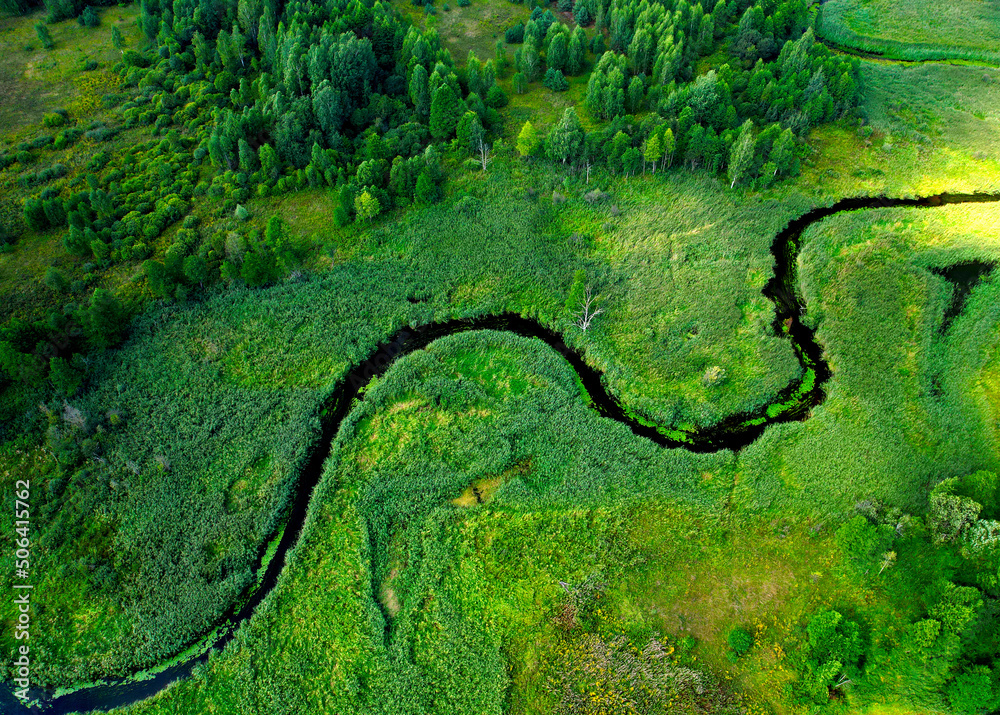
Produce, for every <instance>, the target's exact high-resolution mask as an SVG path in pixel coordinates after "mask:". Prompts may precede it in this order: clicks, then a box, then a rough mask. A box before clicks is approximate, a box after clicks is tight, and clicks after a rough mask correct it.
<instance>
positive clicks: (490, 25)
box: [391, 0, 565, 65]
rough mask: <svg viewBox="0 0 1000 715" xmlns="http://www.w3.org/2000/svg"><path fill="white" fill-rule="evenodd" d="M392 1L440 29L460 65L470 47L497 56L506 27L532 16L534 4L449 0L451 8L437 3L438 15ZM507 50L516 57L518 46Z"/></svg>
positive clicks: (420, 23)
mask: <svg viewBox="0 0 1000 715" xmlns="http://www.w3.org/2000/svg"><path fill="white" fill-rule="evenodd" d="M391 4H392V6H393V7H395V8H396V9H397V10H398V11H399V12H400V13H402V15H403V16H404V17H405V18H406V19H407V20H409V21H410V22H411V23H413V24H414V25H415V26H417V27H420V28H423V29H432V28H433V29H434V30H436V31H437V33H438V35H439V36H440V37H441V43H442V44H443V45H444V46H445V48H447V49H448V51H449V52H451V56H452V57H454V58H455V62H457V63H459V65H464V64H465V60H466V58H467V57H468V55H469V51H470V50H472V51H473V52H475V53H476V56H477V57H479V59H480V60H482V61H483V62H485V61H486V60H488V59H490V58H492V57H494V47H495V45H496V42H497V40H503V39H504V31H506V30H507V28H508V27H513V26H514V25H516V24H517V23H519V22H527V21H528V18H529V17H530V16H531V10H530V8H528V7H527V6H526V5H523V4H518V3H513V2H510V0H473V2H472V4H471V5H467V6H466V7H459V6H458V4H457V3H456V2H449V3H448V4H449V7H450V9H449V10H447V11H445V10H444V9H443V4H439V5H435V6H434V7H435V8H436V9H437V14H435V15H428V14H427V13H426V12H425V11H424V8H423V7H417V6H416V5H413V4H412V3H411V2H410V1H409V0H393V2H392V3H391ZM564 21H565V20H564ZM507 51H508V57H509V58H510V59H511V60H512V61H513V51H514V47H512V46H508V47H507Z"/></svg>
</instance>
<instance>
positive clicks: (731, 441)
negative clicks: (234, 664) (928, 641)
mask: <svg viewBox="0 0 1000 715" xmlns="http://www.w3.org/2000/svg"><path fill="white" fill-rule="evenodd" d="M990 201H1000V194H938V195H935V196H929V197H924V198H917V199H887V198H881V197H875V198H872V197H856V198H847V199H842V200H840V201H838V202H837V203H835V204H833V205H832V206H829V207H825V208H816V209H813V210H811V211H809V212H807V213H805V214H804V215H802V216H800V217H799V218H797V219H795V220H793V221H791V222H790V223H789V224H788V225H787V226H786V227H785V228H784V229H782V230H781V231H780V232H779V233H778V234H777V236H775V238H774V241H773V242H772V244H771V253H772V255H773V256H774V263H775V271H774V275H773V276H772V278H771V279H770V280H769V281H768V283H767V285H766V286H765V287H764V289H763V294H764V296H765V297H767V298H768V299H769V300H771V301H772V302H773V303H774V305H775V315H774V321H773V323H772V327H773V329H774V330H775V332H776V333H777V334H778V335H787V336H788V337H789V338H790V340H791V341H792V346H793V347H794V349H795V352H796V354H797V355H798V358H799V361H800V363H801V365H802V368H803V377H802V378H800V379H799V380H797V381H795V382H793V383H792V384H790V385H788V386H787V387H786V388H785V389H784V390H782V391H781V393H780V394H779V395H778V396H777V397H776V398H775V399H774V400H773V401H772V402H771V404H769V405H765V406H763V407H761V408H760V409H759V410H757V411H755V412H753V413H743V414H736V415H732V416H730V417H728V418H726V419H724V420H723V421H722V422H720V423H719V424H717V425H715V426H713V427H711V428H707V429H703V430H699V431H696V432H691V433H677V432H670V433H669V434H666V433H664V432H661V431H659V430H658V429H656V428H655V427H652V426H649V425H648V424H643V423H642V422H640V421H639V420H637V419H635V418H633V417H632V416H630V415H629V414H628V413H627V412H626V410H625V409H624V408H623V407H622V405H621V404H620V403H619V402H618V400H617V399H616V398H615V397H614V396H613V395H611V394H609V393H608V391H607V390H606V389H605V387H604V385H603V383H602V381H601V377H602V376H601V373H600V372H598V371H597V370H595V369H594V368H592V367H590V366H589V365H588V364H587V363H586V362H585V361H584V359H583V357H582V356H581V355H580V354H579V353H577V352H576V351H574V350H572V349H571V348H569V347H568V346H567V345H566V344H565V342H563V339H562V337H560V335H559V334H558V333H555V332H553V331H552V330H550V329H548V328H546V327H545V326H543V325H541V324H539V323H537V322H536V321H534V320H532V319H530V318H524V317H522V316H519V315H516V314H511V313H506V314H501V315H489V316H483V317H480V318H474V319H463V320H451V321H447V322H442V323H433V324H428V325H423V326H419V327H416V328H404V329H402V330H400V331H398V332H397V333H396V334H395V335H393V336H392V337H391V338H390V339H389V340H388V341H387V342H386V343H384V344H383V345H381V346H380V347H379V348H378V349H377V350H375V352H373V353H372V355H371V356H370V357H369V358H368V359H367V360H366V361H365V362H363V363H362V364H360V365H358V366H357V367H355V368H354V369H353V370H352V371H351V372H350V373H348V375H347V376H346V378H345V379H344V380H343V381H342V382H341V383H340V384H339V385H338V386H337V387H336V388H335V390H334V392H333V393H332V394H331V395H330V397H329V398H328V399H327V400H326V401H325V404H324V405H323V406H322V408H321V412H320V414H321V423H322V430H321V434H320V435H318V436H317V438H316V440H315V441H314V443H313V447H312V449H311V453H310V457H309V460H308V462H307V464H306V467H305V468H304V469H303V471H302V473H301V474H300V475H299V477H298V482H297V485H296V498H295V501H294V503H293V505H292V508H291V510H290V512H289V514H288V516H287V521H286V525H285V529H284V531H283V533H282V537H281V540H280V542H279V544H278V548H277V551H276V552H275V553H274V554H273V557H272V558H271V559H270V560H269V561H268V562H267V566H266V570H265V572H264V575H263V579H262V580H261V581H260V584H259V586H256V587H255V588H254V589H253V590H252V591H251V592H250V593H247V594H245V595H244V598H243V599H241V601H240V602H239V603H238V604H237V605H234V606H233V608H231V609H230V611H229V612H228V613H227V614H226V615H225V616H224V617H223V623H222V625H221V635H220V636H219V637H218V638H217V639H215V640H214V641H213V642H212V644H211V647H205V648H203V649H201V652H199V653H198V654H197V655H194V656H192V657H190V658H188V659H186V660H183V661H181V662H179V663H176V664H174V665H171V666H169V667H167V668H165V669H163V670H162V671H160V672H159V673H157V674H155V675H153V676H152V677H149V678H148V679H145V680H135V679H131V680H128V679H127V680H116V681H110V682H107V683H104V684H100V685H93V686H90V687H85V688H81V689H79V690H76V691H75V692H72V693H68V694H64V695H59V696H58V697H56V696H55V694H54V693H53V692H50V691H46V690H40V689H34V690H32V691H31V693H30V694H31V696H32V697H33V698H34V699H35V701H36V705H34V706H32V707H31V708H28V707H26V706H25V705H23V704H22V703H21V702H20V701H19V700H17V699H16V698H15V697H14V696H13V691H12V688H11V687H10V685H9V684H3V685H0V709H2V711H3V712H4V713H6V714H8V715H14V714H15V713H31V712H36V713H37V712H44V713H47V714H51V715H62V714H63V713H72V712H78V711H79V712H84V711H88V710H90V711H92V710H111V709H113V708H117V707H122V706H125V705H129V704H131V703H135V702H138V701H140V700H143V699H145V698H148V697H150V696H152V695H154V694H156V693H157V692H159V691H160V690H163V689H164V688H166V687H167V686H168V685H169V684H170V683H172V682H174V681H175V680H177V679H179V678H183V677H186V676H188V675H190V673H191V671H192V669H193V668H194V667H195V666H196V665H198V664H200V663H205V662H206V661H207V660H208V656H209V653H210V652H211V651H212V650H217V649H221V648H223V647H225V645H226V644H227V643H229V642H230V641H231V640H232V639H233V637H234V635H235V633H236V630H237V629H238V628H239V626H240V625H241V624H242V623H243V622H244V621H245V620H247V619H249V618H250V617H251V616H252V615H253V613H254V611H255V610H256V608H257V606H258V605H259V604H260V603H261V602H262V601H263V600H264V598H266V596H267V594H268V593H270V591H271V589H272V588H274V586H275V584H276V583H277V581H278V577H279V576H280V575H281V570H282V568H283V566H284V560H285V554H286V552H287V551H288V549H289V547H291V546H292V545H293V544H294V543H295V541H296V540H297V538H298V535H299V531H300V529H301V526H302V523H303V522H304V520H305V516H306V510H307V508H308V506H309V501H310V498H311V496H312V492H313V487H315V486H316V484H317V482H318V481H319V478H320V475H321V473H322V467H323V463H324V462H325V461H326V458H327V457H328V456H329V453H330V448H331V443H332V441H333V437H334V435H335V434H336V431H337V429H338V428H339V426H340V423H341V421H342V420H343V419H344V417H345V416H346V415H347V413H348V411H349V410H350V408H351V405H352V402H353V401H354V400H355V399H357V398H358V397H359V395H361V397H362V398H363V394H361V393H362V388H364V387H365V386H366V385H367V384H368V383H369V382H370V381H371V379H372V378H373V377H375V376H377V375H381V374H383V373H384V372H385V371H386V370H387V369H388V367H389V366H390V365H391V364H392V363H393V362H394V361H395V360H397V359H398V358H399V357H401V356H403V355H406V354H408V353H411V352H413V351H415V350H419V349H420V348H423V347H425V346H427V345H429V344H430V343H431V342H433V341H435V340H437V339H438V338H442V337H444V336H447V335H452V334H455V333H459V332H464V331H469V330H480V329H491V330H505V331H509V332H512V333H516V334H517V335H521V336H525V337H530V338H538V339H540V340H542V341H543V342H545V343H546V344H547V345H549V346H550V347H552V348H553V349H554V350H556V351H557V352H559V353H560V354H561V355H563V356H564V357H565V358H566V359H567V360H568V361H569V363H570V364H571V365H572V367H573V370H575V371H576V373H577V375H578V376H579V377H580V379H581V381H582V383H583V385H584V387H585V389H586V390H587V393H588V394H589V396H590V398H591V401H592V403H593V407H594V409H596V410H597V411H598V412H599V413H600V414H601V415H603V416H604V417H607V418H609V419H613V420H616V421H618V422H621V423H622V424H624V425H626V426H627V427H628V428H629V429H631V430H632V432H634V433H635V434H636V435H639V436H641V437H645V438H646V439H650V440H652V441H654V442H656V443H657V444H659V445H661V446H663V447H666V448H683V449H689V450H693V451H699V452H714V451H717V450H722V449H729V450H739V449H741V448H742V447H745V446H747V445H748V444H750V443H752V442H753V441H754V440H756V439H757V438H758V437H760V435H761V434H762V433H763V432H764V430H766V429H767V427H768V426H769V425H772V424H775V423H779V422H789V421H798V420H804V419H807V418H808V417H809V415H810V413H811V411H812V409H813V408H814V407H815V406H817V405H819V404H820V403H821V402H822V401H823V399H824V398H825V389H824V386H825V383H826V382H827V380H828V379H829V377H830V369H829V367H828V366H827V364H826V362H825V360H824V359H823V351H822V348H821V346H820V345H819V344H818V343H817V342H816V338H815V333H814V331H813V330H812V329H810V328H809V327H807V326H806V325H805V324H803V323H802V322H801V321H800V319H799V318H800V316H801V315H802V314H803V313H804V311H805V306H804V305H803V304H802V301H801V300H800V298H799V296H798V294H797V292H796V275H795V265H796V259H797V258H798V255H799V246H800V242H801V237H802V233H803V232H804V231H805V230H806V228H808V227H809V226H811V225H812V224H814V223H816V222H818V221H822V220H823V219H825V218H828V217H830V216H833V215H835V214H838V213H841V212H845V211H857V210H861V209H871V208H887V207H933V206H942V205H945V204H957V203H979V202H990ZM980 265H982V264H980ZM982 274H983V269H979V270H977V272H976V276H975V279H976V280H978V278H979V277H980V276H981V275H982ZM943 275H945V277H948V278H952V279H954V280H960V279H962V278H963V277H964V273H963V272H961V271H959V272H958V273H957V274H956V275H957V277H956V276H952V275H951V273H948V272H945V273H944V274H943ZM966 293H967V291H966ZM956 295H961V296H963V297H964V295H965V293H962V292H961V291H956ZM960 309H961V305H953V306H952V308H951V310H952V311H954V312H957V311H958V310H960ZM257 564H258V568H259V567H261V566H263V564H264V550H263V548H262V549H261V552H260V554H259V555H258V561H257Z"/></svg>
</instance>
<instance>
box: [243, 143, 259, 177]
mask: <svg viewBox="0 0 1000 715" xmlns="http://www.w3.org/2000/svg"><path fill="white" fill-rule="evenodd" d="M238 146H239V154H240V170H241V171H243V172H245V173H247V174H252V173H254V172H255V171H257V169H259V168H260V162H259V161H258V160H257V152H255V151H254V150H253V149H251V148H250V145H249V144H248V143H247V140H246V139H244V138H243V137H240V139H239V142H238Z"/></svg>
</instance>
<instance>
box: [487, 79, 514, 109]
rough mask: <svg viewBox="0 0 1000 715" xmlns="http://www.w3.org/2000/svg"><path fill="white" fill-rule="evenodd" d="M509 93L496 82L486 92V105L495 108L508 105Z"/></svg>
mask: <svg viewBox="0 0 1000 715" xmlns="http://www.w3.org/2000/svg"><path fill="white" fill-rule="evenodd" d="M508 101H510V100H508V99H507V94H506V93H505V92H504V91H503V90H502V89H501V88H500V85H498V84H495V85H493V86H492V87H490V88H489V91H487V92H486V106H487V107H491V108H493V109H501V108H503V107H506V106H507V103H508Z"/></svg>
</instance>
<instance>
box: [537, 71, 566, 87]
mask: <svg viewBox="0 0 1000 715" xmlns="http://www.w3.org/2000/svg"><path fill="white" fill-rule="evenodd" d="M542 84H544V85H545V86H546V87H548V88H549V89H551V90H552V91H553V92H565V91H566V90H567V89H569V82H568V81H567V80H566V77H565V76H563V73H562V72H560V71H559V70H557V69H554V68H552V67H550V68H549V69H548V70H546V72H545V79H543V80H542Z"/></svg>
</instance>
